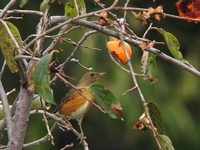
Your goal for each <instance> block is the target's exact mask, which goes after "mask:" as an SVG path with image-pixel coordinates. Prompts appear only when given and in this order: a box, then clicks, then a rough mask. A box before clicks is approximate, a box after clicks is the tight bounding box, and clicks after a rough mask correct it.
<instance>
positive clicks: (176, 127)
mask: <svg viewBox="0 0 200 150" xmlns="http://www.w3.org/2000/svg"><path fill="white" fill-rule="evenodd" d="M41 2H42V1H41V0H37V1H35V0H30V1H29V3H28V4H27V5H26V6H25V7H24V8H23V9H30V10H39V6H40V3H41ZM102 2H103V3H106V4H107V5H109V4H110V3H111V2H112V0H109V1H108V0H102ZM124 2H125V1H124V0H121V1H120V4H119V5H121V6H122V4H123V3H124ZM7 3H8V0H1V1H0V8H1V9H2V8H4V6H5V5H6V4H7ZM85 3H86V7H87V12H91V11H95V10H97V9H99V8H98V7H97V6H95V5H94V3H93V2H92V1H91V0H87V1H85ZM175 3H176V1H174V0H168V1H164V0H156V2H155V3H153V1H144V0H131V1H130V5H129V6H132V7H141V8H148V7H157V6H159V5H162V6H163V7H164V11H165V12H166V13H169V14H174V15H178V12H177V10H176V7H175ZM14 8H16V9H19V7H18V5H15V6H14V7H13V9H14ZM113 13H115V14H116V15H117V16H118V17H119V18H120V17H122V16H123V12H116V11H115V12H113ZM63 14H64V2H63V4H61V5H57V4H52V6H51V9H50V15H63ZM23 18H24V19H23V20H12V22H13V23H14V24H15V25H16V26H17V27H18V29H19V31H20V33H21V36H22V39H23V40H24V39H25V38H26V37H27V36H28V35H30V34H34V33H35V32H36V25H37V23H38V21H39V17H38V16H34V15H23ZM88 19H89V20H95V19H96V18H93V17H91V18H88ZM127 22H128V23H129V24H130V27H131V28H132V29H133V31H134V32H135V33H136V34H137V35H138V36H142V35H143V33H144V32H145V30H146V29H147V27H148V25H141V23H140V21H138V20H136V19H135V18H134V17H133V16H132V15H131V14H130V13H128V17H127ZM153 26H156V27H161V28H164V29H165V30H166V31H168V32H171V33H173V34H174V35H175V36H176V37H177V38H178V40H179V42H180V45H181V52H182V53H183V56H184V58H185V59H187V60H188V61H189V62H190V63H191V64H192V65H193V66H194V67H196V68H197V69H198V70H200V60H199V51H200V24H195V23H192V22H186V21H183V20H176V19H171V18H166V19H163V20H162V21H161V22H160V23H155V24H154V25H153ZM86 31H89V30H88V29H86V28H79V29H77V30H74V31H72V32H70V33H69V34H68V35H67V36H66V38H71V39H72V40H74V41H75V42H77V41H79V40H80V38H81V37H82V36H83V34H84V33H85V32H86ZM56 33H57V32H54V33H52V34H56ZM147 38H149V39H151V40H155V41H164V40H163V37H162V36H161V35H160V34H158V33H157V32H155V31H150V32H149V33H148V34H147ZM106 41H107V36H105V35H103V34H101V33H98V34H96V35H92V36H90V37H89V38H88V40H87V41H86V42H85V43H84V45H88V46H89V47H96V48H100V49H101V51H96V50H90V49H86V48H81V49H80V50H79V51H78V53H77V55H76V57H75V58H76V59H79V60H80V62H81V63H82V64H83V65H84V66H87V67H92V68H94V70H95V71H97V72H107V75H106V76H105V77H104V78H102V79H100V80H99V81H98V82H99V83H101V84H103V85H104V86H105V87H107V88H109V89H110V90H111V91H112V92H113V94H114V95H115V96H116V97H117V98H119V99H120V101H121V104H122V106H123V109H124V117H125V120H124V121H121V120H117V119H116V120H115V119H111V118H110V117H109V116H107V115H105V114H103V113H101V112H100V111H99V110H97V109H96V108H95V107H93V108H92V109H91V111H90V112H89V113H88V115H87V116H86V117H85V119H84V120H83V123H82V127H83V130H84V133H85V135H86V136H87V142H88V143H89V148H90V149H91V150H93V149H94V150H103V149H105V150H141V149H151V150H152V149H154V150H155V149H157V145H156V143H155V140H154V138H153V137H152V134H151V132H150V131H147V132H142V131H139V130H135V129H133V125H134V124H135V123H136V122H137V121H138V118H139V116H140V115H141V114H142V113H143V106H142V104H141V102H140V99H139V97H138V94H137V92H136V91H133V92H130V93H128V94H126V95H125V96H121V95H122V94H123V93H124V92H125V91H126V90H127V89H129V88H131V87H132V86H133V83H132V80H131V78H130V76H129V75H128V74H127V73H125V72H124V71H123V70H121V69H120V68H118V67H117V66H116V65H115V64H114V63H113V62H112V61H111V59H110V57H109V55H108V52H107V49H106V46H105V43H106ZM50 42H51V40H46V42H45V47H47V46H48V44H49V43H50ZM157 48H159V49H161V50H162V51H163V52H165V53H167V54H169V53H168V50H167V48H166V46H163V45H162V46H157ZM57 49H62V50H63V53H62V54H58V55H57V56H56V59H57V60H59V63H62V62H63V61H64V60H65V59H66V58H67V57H68V56H69V54H70V53H71V51H72V50H73V46H72V45H71V44H68V43H62V44H60V45H59V46H58V47H57ZM132 50H133V57H132V59H131V62H132V64H133V67H134V70H135V72H137V73H140V65H141V64H140V59H141V54H142V52H141V50H140V49H138V48H137V47H135V46H132ZM169 55H170V54H169ZM3 60H4V59H3V56H2V53H0V66H2V63H3ZM85 72H86V70H84V69H83V68H80V67H79V66H77V64H75V63H69V64H68V65H67V66H66V67H65V73H66V74H67V75H69V76H71V77H74V78H75V79H76V80H75V81H71V82H72V83H74V84H76V83H77V81H78V80H79V78H80V77H81V76H82V74H83V73H85ZM156 78H157V79H158V82H157V83H155V84H150V82H149V81H148V80H143V78H140V77H138V78H137V79H138V82H139V85H140V87H141V89H142V92H143V94H144V96H145V99H146V100H147V101H152V102H155V103H156V104H157V106H158V107H159V109H160V111H161V115H162V117H163V120H164V125H165V134H166V135H168V136H169V137H170V138H171V140H172V142H173V145H174V147H175V149H178V150H179V149H181V150H188V149H192V150H198V149H199V146H200V142H199V140H200V117H199V116H200V109H199V107H200V98H199V97H200V94H199V89H200V79H199V78H198V77H196V76H194V75H192V74H191V73H188V72H186V71H184V70H182V69H180V68H178V67H177V66H174V65H172V64H170V63H168V62H165V61H163V60H161V59H160V58H157V75H156ZM3 84H4V86H5V88H6V91H10V90H11V89H12V88H16V89H17V92H18V91H19V76H18V74H11V72H10V71H9V69H8V68H6V72H5V74H4V76H3ZM52 88H53V90H54V96H55V100H56V101H57V103H59V100H60V99H61V98H62V97H63V96H64V95H65V94H66V92H67V91H68V90H69V88H67V87H66V86H65V85H64V84H63V83H62V82H60V81H57V82H56V84H55V85H53V87H52ZM61 89H62V90H61ZM17 92H16V93H15V94H12V95H11V96H9V100H10V103H12V101H13V99H14V98H15V97H16V96H17ZM72 123H73V124H74V125H75V127H76V122H75V121H72ZM77 129H78V128H77ZM46 133H47V131H46V127H45V124H44V122H43V121H42V117H40V116H39V115H35V116H31V117H30V122H29V126H28V130H27V134H26V139H25V143H27V142H31V141H33V140H36V139H38V138H41V137H43V136H44V135H46ZM53 135H54V137H55V146H52V145H51V144H50V142H46V143H43V144H41V145H40V146H37V147H34V148H29V149H30V150H44V149H48V150H57V149H60V148H62V147H64V146H65V145H66V144H67V143H71V142H73V141H76V137H75V136H74V135H73V134H72V133H71V132H69V131H66V132H63V131H61V130H60V129H56V130H55V131H54V132H53ZM2 142H3V143H4V144H5V142H6V138H4V139H3V141H2ZM75 143H76V146H75V147H73V148H72V149H76V150H79V149H83V148H82V145H78V141H77V142H75Z"/></svg>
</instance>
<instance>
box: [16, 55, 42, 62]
mask: <svg viewBox="0 0 200 150" xmlns="http://www.w3.org/2000/svg"><path fill="white" fill-rule="evenodd" d="M14 59H15V60H20V59H28V60H36V61H39V60H40V58H38V57H34V56H28V55H17V56H15V58H14Z"/></svg>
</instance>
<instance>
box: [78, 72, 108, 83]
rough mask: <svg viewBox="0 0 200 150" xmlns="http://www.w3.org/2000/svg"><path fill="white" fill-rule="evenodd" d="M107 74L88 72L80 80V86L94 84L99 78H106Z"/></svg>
mask: <svg viewBox="0 0 200 150" xmlns="http://www.w3.org/2000/svg"><path fill="white" fill-rule="evenodd" d="M105 74H106V73H105V72H87V73H85V74H84V75H83V76H82V78H81V79H80V81H79V83H78V85H79V86H89V85H90V84H92V83H94V82H95V81H96V80H97V79H98V78H100V77H102V76H104V75H105Z"/></svg>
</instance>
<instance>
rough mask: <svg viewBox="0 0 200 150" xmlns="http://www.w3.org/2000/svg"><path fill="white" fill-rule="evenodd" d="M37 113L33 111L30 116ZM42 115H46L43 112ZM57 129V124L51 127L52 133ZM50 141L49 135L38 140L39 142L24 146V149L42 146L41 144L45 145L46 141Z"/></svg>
mask: <svg viewBox="0 0 200 150" xmlns="http://www.w3.org/2000/svg"><path fill="white" fill-rule="evenodd" d="M35 111H37V110H33V111H31V112H30V114H35V113H34V112H35ZM41 114H42V115H44V114H46V113H45V112H44V111H43V113H41ZM55 127H56V124H54V125H53V126H52V127H51V130H50V132H53V130H54V129H55ZM48 140H49V135H48V134H47V135H46V136H44V137H42V138H40V139H38V140H35V141H33V142H30V143H26V144H24V145H23V148H24V149H26V148H30V147H34V146H37V145H40V144H41V143H44V142H46V141H48Z"/></svg>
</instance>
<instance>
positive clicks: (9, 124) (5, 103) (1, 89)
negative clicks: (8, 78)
mask: <svg viewBox="0 0 200 150" xmlns="http://www.w3.org/2000/svg"><path fill="white" fill-rule="evenodd" d="M0 96H1V99H2V104H3V111H4V116H5V121H6V125H7V128H8V138H9V141H10V140H11V137H12V134H11V132H12V117H11V112H10V108H9V103H8V99H7V96H6V93H5V90H4V87H3V85H2V82H1V80H0Z"/></svg>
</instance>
